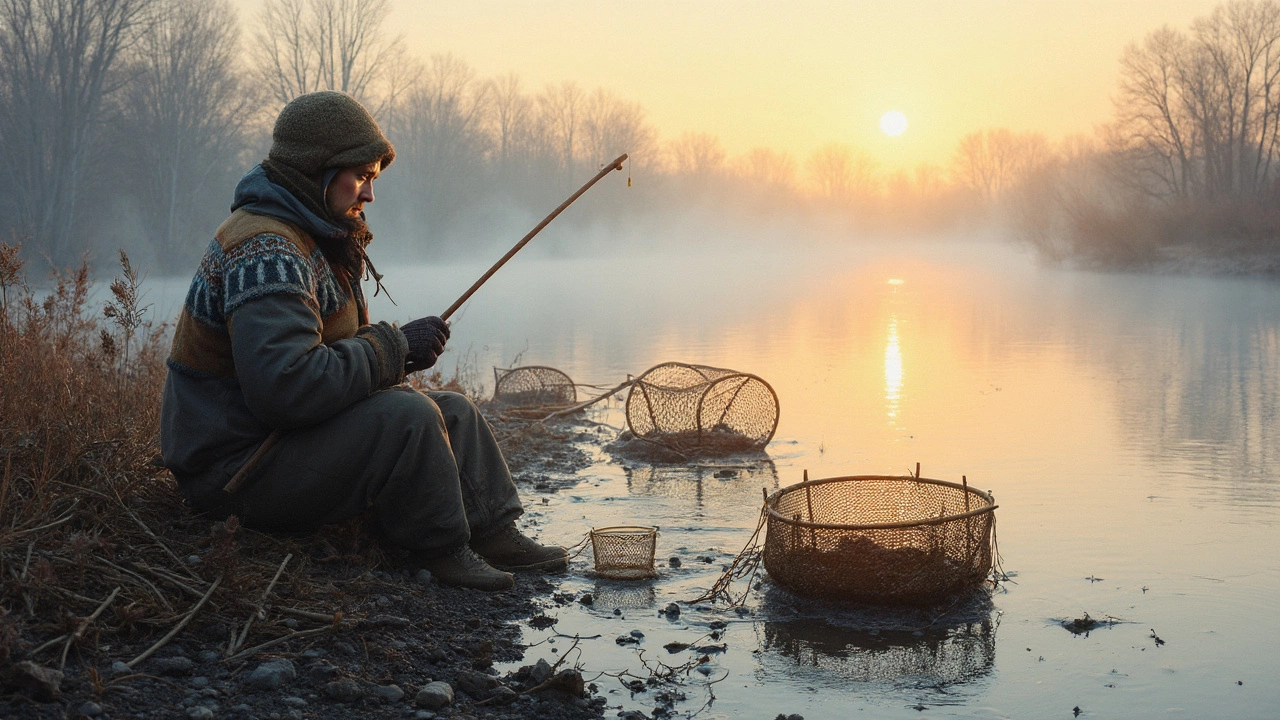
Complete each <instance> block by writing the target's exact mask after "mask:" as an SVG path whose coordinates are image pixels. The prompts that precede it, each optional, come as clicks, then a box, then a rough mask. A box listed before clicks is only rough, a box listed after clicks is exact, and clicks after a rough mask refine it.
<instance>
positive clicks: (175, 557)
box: [116, 497, 202, 580]
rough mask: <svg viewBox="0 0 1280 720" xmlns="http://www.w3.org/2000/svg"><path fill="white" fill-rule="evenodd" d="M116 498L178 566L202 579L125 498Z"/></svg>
mask: <svg viewBox="0 0 1280 720" xmlns="http://www.w3.org/2000/svg"><path fill="white" fill-rule="evenodd" d="M116 499H117V500H119V501H120V507H121V508H123V509H124V511H125V512H126V513H128V514H129V517H131V518H133V521H134V522H136V523H138V527H140V528H142V531H143V532H144V533H146V534H147V537H149V538H151V540H152V541H154V542H155V544H156V545H159V546H160V549H161V550H164V551H165V553H166V554H167V555H168V556H169V557H170V558H172V559H173V562H174V563H175V564H177V566H178V567H180V568H182V569H183V571H184V572H186V573H187V574H188V575H190V576H191V577H193V578H195V579H196V580H202V578H201V577H200V576H199V575H196V573H195V571H194V570H192V569H191V568H189V567H187V564H186V563H184V562H182V560H179V559H178V556H177V555H176V554H174V552H173V551H172V550H170V549H169V546H168V545H165V544H164V542H163V541H162V540H161V539H160V538H159V537H156V534H155V533H153V532H151V528H149V527H147V524H146V523H144V522H142V519H141V518H139V517H138V516H137V515H135V514H133V511H132V510H130V509H129V508H128V507H127V506H126V505H125V504H124V500H123V499H121V498H119V497H117V498H116Z"/></svg>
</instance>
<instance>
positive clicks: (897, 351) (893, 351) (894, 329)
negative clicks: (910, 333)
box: [884, 315, 902, 424]
mask: <svg viewBox="0 0 1280 720" xmlns="http://www.w3.org/2000/svg"><path fill="white" fill-rule="evenodd" d="M901 391H902V348H901V347H899V345H898V316H897V315H891V316H890V317H889V342H888V344H887V345H885V348H884V401H885V406H886V408H887V410H888V413H889V423H890V424H893V423H894V422H895V420H896V419H897V417H898V399H899V397H900V396H901Z"/></svg>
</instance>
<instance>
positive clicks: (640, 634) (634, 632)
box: [631, 630, 644, 640]
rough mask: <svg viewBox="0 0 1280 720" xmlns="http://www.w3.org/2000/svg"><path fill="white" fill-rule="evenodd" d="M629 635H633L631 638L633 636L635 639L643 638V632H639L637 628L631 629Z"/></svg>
mask: <svg viewBox="0 0 1280 720" xmlns="http://www.w3.org/2000/svg"><path fill="white" fill-rule="evenodd" d="M631 637H633V638H635V639H637V640H640V639H643V638H644V633H642V632H640V631H639V630H632V631H631Z"/></svg>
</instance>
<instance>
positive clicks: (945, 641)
mask: <svg viewBox="0 0 1280 720" xmlns="http://www.w3.org/2000/svg"><path fill="white" fill-rule="evenodd" d="M486 266H487V263H474V264H457V265H450V266H442V267H430V268H427V267H397V268H382V269H383V270H386V271H387V278H386V280H385V282H386V284H387V286H388V287H390V288H391V289H392V292H393V293H394V294H395V297H396V301H397V302H398V306H391V305H390V304H388V303H386V302H385V300H384V299H383V298H378V299H376V300H375V301H374V303H373V307H374V314H375V316H379V317H383V318H386V319H396V320H400V321H405V320H408V319H410V318H411V317H413V316H414V315H416V314H422V313H427V312H429V313H438V312H440V309H442V308H444V307H445V306H447V305H448V304H449V303H450V302H452V300H453V299H454V298H455V297H456V296H457V295H458V294H460V293H461V292H462V290H464V289H465V288H466V287H467V286H468V285H469V284H470V282H471V281H472V279H473V278H474V277H477V276H479V274H480V273H481V272H482V271H483V270H484V269H485V267H486ZM183 284H184V285H185V282H184V283H183ZM168 295H169V293H167V292H163V291H162V292H161V296H168ZM157 304H158V306H159V305H162V303H160V302H158V303H157ZM449 348H450V350H449V352H448V353H446V355H445V356H444V358H443V359H442V361H441V362H442V365H443V367H444V368H445V370H446V374H447V373H448V372H449V371H450V370H451V369H452V368H453V367H454V366H455V365H462V366H463V367H471V368H477V367H478V368H481V369H482V370H481V372H480V375H481V379H485V380H486V381H487V383H488V386H489V387H490V388H491V387H492V378H491V377H487V376H488V373H489V372H490V370H489V368H490V367H492V366H507V365H510V364H511V363H512V362H513V360H515V359H517V358H518V359H519V361H520V362H521V363H522V364H529V365H532V364H537V365H550V366H553V367H557V368H559V369H561V370H563V371H565V372H566V373H568V374H569V375H570V376H571V377H572V378H573V379H574V380H575V381H577V382H580V383H595V384H599V385H613V384H616V383H618V382H620V381H622V380H623V379H625V378H626V376H627V375H628V374H632V375H636V374H639V373H640V372H642V371H644V370H645V369H646V368H648V367H650V366H652V365H655V364H657V363H660V362H665V361H673V360H674V361H683V362H691V363H701V364H708V365H715V366H720V367H727V368H733V369H737V370H741V371H745V372H750V373H754V374H756V375H758V376H760V377H762V378H764V379H765V380H767V381H768V382H769V383H770V384H772V386H773V388H774V389H775V391H776V392H777V395H778V397H779V400H780V406H781V416H780V421H779V425H778V429H777V433H776V436H775V437H774V439H773V441H772V443H771V444H770V445H769V447H768V448H767V451H768V455H769V458H770V459H769V461H768V462H763V463H748V464H742V463H738V464H733V467H732V468H730V469H729V472H725V471H724V470H725V468H724V467H723V464H716V463H702V464H696V463H695V464H688V465H674V466H654V465H648V464H645V463H641V462H636V461H620V460H618V459H616V458H614V457H612V456H610V455H608V454H607V453H605V452H603V451H602V450H601V449H600V447H599V445H598V444H592V443H584V444H583V446H584V447H585V448H586V449H587V450H588V451H589V452H591V453H593V455H594V457H595V459H596V463H595V464H594V465H593V466H592V467H591V468H589V469H588V470H585V471H583V472H581V473H579V474H578V475H577V476H575V479H574V480H573V482H575V483H576V484H575V485H573V486H572V487H570V488H569V489H562V490H560V491H558V492H554V493H534V492H531V493H529V495H528V496H527V497H526V501H527V505H528V506H529V508H530V513H529V515H528V519H529V520H531V521H532V523H534V524H531V525H530V528H531V529H532V530H533V531H535V532H539V533H540V534H541V537H542V538H543V539H544V540H549V541H555V542H559V543H562V544H565V545H570V544H572V543H575V542H577V541H578V540H579V539H581V538H582V536H583V535H584V533H586V532H587V531H588V530H589V529H590V528H591V527H604V526H609V525H618V524H641V525H653V526H658V527H660V533H661V534H660V536H659V540H658V557H659V560H660V562H659V565H660V568H659V569H660V574H659V577H658V578H656V579H654V580H651V581H644V582H638V583H625V582H616V581H614V582H610V581H604V580H598V579H596V578H595V577H594V576H593V575H592V573H591V563H590V555H589V553H588V554H585V555H582V556H580V557H579V558H578V559H577V560H575V562H574V564H573V566H572V568H571V572H570V573H569V574H567V575H566V576H564V577H563V578H561V579H560V580H559V582H560V583H561V585H562V588H561V589H562V590H563V591H565V592H569V593H573V594H575V596H578V595H580V594H581V593H584V592H590V593H592V594H593V596H594V597H595V600H596V602H595V603H594V605H592V606H589V607H588V606H585V605H581V604H579V603H576V602H573V603H568V604H565V605H563V606H561V605H556V604H554V603H548V607H547V610H546V612H547V614H548V615H549V616H551V617H554V618H555V619H556V620H557V624H556V625H555V626H554V627H551V628H547V629H541V630H539V629H534V628H531V627H526V628H525V630H524V633H525V641H526V642H527V643H529V644H530V645H531V647H530V650H529V652H528V656H527V657H526V659H525V661H524V662H526V663H528V662H532V661H534V660H536V659H538V658H546V659H548V660H549V661H550V662H555V661H556V660H558V659H559V658H560V656H561V653H563V652H568V651H569V650H570V647H571V646H573V645H574V641H573V640H572V639H571V638H570V637H566V636H572V635H575V634H576V635H579V636H582V637H584V638H586V637H588V636H595V635H599V636H600V637H598V638H592V639H583V640H581V641H579V642H578V643H577V645H576V647H575V648H574V649H573V650H572V651H571V654H570V658H569V660H570V662H574V663H577V664H580V665H581V667H582V669H583V673H584V675H585V676H586V677H587V678H588V679H591V678H595V680H594V682H595V683H596V684H597V685H598V686H599V687H600V689H601V692H604V693H606V696H607V697H608V698H609V702H610V705H611V706H615V707H616V706H621V707H623V708H626V709H636V710H641V711H643V712H645V713H646V714H648V713H650V712H651V711H652V710H653V708H654V707H656V706H657V705H659V704H661V700H660V699H658V698H656V697H655V696H656V695H657V694H658V693H660V692H663V691H670V690H671V689H672V688H669V687H659V688H655V689H652V690H647V691H645V692H640V693H633V692H631V691H630V690H628V689H627V688H625V687H623V685H622V682H621V681H620V680H619V679H617V678H615V677H614V675H617V674H620V673H621V674H623V677H622V679H623V680H627V679H630V677H646V676H647V675H648V674H649V673H648V670H647V669H646V665H645V664H646V663H648V665H649V667H651V668H652V667H657V665H656V663H657V661H661V662H663V663H666V664H668V665H679V664H681V663H682V662H685V661H687V660H688V659H690V657H691V656H690V654H689V653H687V652H686V653H677V654H669V653H667V651H665V650H664V649H663V645H665V644H667V643H669V642H672V641H680V642H691V641H697V642H699V643H707V642H711V640H708V639H705V638H704V639H702V640H698V638H703V636H704V635H705V634H706V633H707V632H709V630H710V628H711V623H712V622H715V621H717V620H719V621H723V622H726V623H727V627H726V628H725V629H724V631H723V636H722V637H721V638H720V639H719V640H717V641H715V642H717V643H724V644H725V647H726V650H725V652H723V653H717V654H715V655H713V656H712V663H710V666H709V669H710V670H711V674H710V675H703V674H701V673H699V672H693V673H690V674H688V676H687V678H686V679H685V680H684V682H683V685H682V686H679V687H676V688H674V689H675V690H677V691H678V692H681V693H683V695H684V699H683V700H681V701H679V702H676V703H675V704H674V712H675V713H676V714H677V715H680V714H693V713H695V712H696V713H697V717H703V718H767V719H771V718H774V717H775V715H777V714H778V713H786V714H789V713H799V714H801V715H803V716H804V717H805V718H806V720H820V719H823V718H845V717H912V718H915V717H922V716H924V717H930V716H938V715H944V716H948V717H984V718H985V717H996V718H1003V717H1008V718H1025V717H1070V716H1071V714H1072V713H1073V711H1074V709H1075V708H1079V711H1080V715H1081V716H1083V717H1124V718H1146V717H1151V718H1165V717H1168V718H1203V717H1232V718H1273V717H1276V716H1277V713H1278V712H1280V711H1278V710H1277V708H1280V683H1277V682H1276V681H1277V675H1278V673H1277V670H1278V669H1280V663H1278V661H1277V659H1276V657H1277V655H1276V648H1278V647H1280V620H1278V619H1277V609H1278V606H1277V601H1276V599H1275V598H1276V597H1277V593H1278V591H1280V551H1278V550H1277V545H1278V541H1280V431H1278V430H1277V427H1278V426H1277V425H1276V422H1275V421H1276V419H1277V418H1276V416H1277V411H1278V410H1280V408H1278V405H1277V404H1278V402H1280V392H1278V390H1280V387H1278V385H1280V352H1278V351H1280V285H1278V284H1276V283H1273V282H1269V281H1264V280H1237V279H1204V278H1175V277H1146V276H1135V275H1114V274H1093V273H1086V272H1072V271H1062V270H1053V269H1046V268H1042V267H1039V266H1038V265H1037V264H1036V263H1035V262H1034V261H1033V260H1032V259H1030V258H1028V257H1027V256H1025V255H1024V254H1022V253H1020V252H1018V251H1017V250H1015V249H1013V248H1010V247H1009V246H1006V245H1001V244H991V243H971V242H956V243H934V244H920V245H911V244H907V245H902V244H896V245H895V244H882V245H857V246H849V247H844V248H840V249H834V248H831V247H823V248H797V249H788V250H771V251H762V250H758V249H752V248H745V247H742V248H724V247H722V248H720V249H719V250H717V251H711V250H699V249H696V248H693V249H689V250H685V251H680V250H676V249H668V250H665V251H663V252H662V253H660V254H648V255H637V256H633V257H626V256H621V257H597V258H586V259H555V258H547V257H536V256H530V257H523V256H522V257H518V258H517V259H516V260H515V261H513V262H512V263H511V264H510V265H509V266H508V267H507V268H504V269H503V271H502V272H501V273H499V274H498V275H496V276H495V277H494V279H493V280H491V281H490V283H489V284H488V285H486V286H485V287H484V288H483V289H482V290H481V291H480V293H478V294H477V295H476V296H475V298H474V299H473V300H472V301H471V303H470V304H469V305H468V306H467V307H465V308H464V309H463V311H462V312H460V313H459V314H458V315H456V316H455V317H454V329H453V338H452V340H451V342H450V344H449ZM585 394H586V393H585V392H584V395H585ZM590 417H591V419H593V420H595V421H597V422H601V423H606V424H607V425H612V426H615V427H618V426H622V425H624V424H625V418H624V417H623V415H622V413H621V411H620V410H619V409H618V404H617V403H613V404H611V405H609V406H607V407H605V408H604V409H601V410H598V411H596V412H594V413H593V414H592V415H591V416H590ZM595 432H596V434H597V435H598V436H599V437H601V438H603V439H609V438H611V437H612V436H613V434H614V433H613V431H612V430H609V429H608V428H606V427H603V426H596V430H595ZM917 462H919V463H921V465H922V469H923V475H924V476H925V477H932V478H938V479H943V480H954V481H959V480H960V478H961V476H962V475H964V476H966V477H967V478H968V482H969V483H971V484H972V485H974V486H976V487H979V488H982V489H988V490H990V491H992V492H993V493H994V495H995V498H996V501H997V502H998V503H999V506H1000V507H999V509H998V510H997V511H996V516H997V518H998V539H999V548H1000V551H1001V554H1002V556H1003V567H1004V570H1005V571H1006V572H1007V573H1008V574H1009V576H1010V581H1009V582H1006V583H1003V584H1001V585H1000V587H999V588H998V589H997V590H996V591H995V592H994V593H993V594H992V595H991V600H990V604H989V605H983V604H981V603H978V604H976V605H975V606H973V607H966V608H964V609H963V610H960V611H954V612H952V613H951V614H949V615H947V616H945V617H942V618H941V619H939V620H938V621H937V622H935V623H934V624H933V625H929V626H928V627H923V629H922V626H923V625H927V624H928V622H929V620H931V619H932V618H930V619H928V620H926V621H925V622H924V623H921V622H919V618H913V617H911V616H910V615H909V614H903V613H897V614H895V613H893V612H890V611H873V610H868V609H866V608H859V607H854V606H840V605H822V604H817V603H810V602H804V601H799V600H796V599H794V598H792V597H790V596H789V594H788V593H786V592H785V591H782V590H779V589H777V588H775V587H773V586H772V585H771V584H770V583H768V582H767V581H766V582H764V583H763V584H762V585H761V587H760V588H759V589H758V590H754V591H752V592H750V593H749V596H748V598H747V603H746V606H745V610H744V611H743V614H739V613H737V612H731V611H728V610H726V609H724V608H723V607H713V608H710V609H706V608H691V607H688V606H687V605H686V606H682V607H683V612H682V614H681V615H680V616H679V618H671V617H664V616H661V615H660V614H659V612H658V611H659V610H660V609H662V608H663V607H664V606H666V605H667V604H668V603H670V602H673V601H676V602H678V601H683V600H689V599H691V598H692V597H694V596H696V595H698V594H699V593H700V592H701V591H702V590H703V589H705V588H706V587H708V586H709V585H710V584H711V583H712V582H713V581H714V579H715V578H716V577H717V576H718V575H719V573H720V569H721V567H722V565H723V564H724V563H726V562H729V560H730V559H731V558H732V557H733V556H734V555H735V554H736V553H737V552H738V550H739V549H740V548H741V547H742V545H743V544H744V543H745V542H746V540H747V539H748V537H749V536H750V534H751V531H752V530H753V529H754V528H755V524H756V519H757V515H758V512H759V506H760V498H761V488H762V487H763V488H766V489H769V490H773V489H775V488H777V487H780V486H785V485H790V484H792V483H795V482H798V481H800V479H801V477H802V474H803V473H804V472H805V471H808V473H809V475H810V477H814V478H818V477H830V476H840V475H859V474H892V475H901V474H906V473H907V472H908V471H909V470H911V469H914V467H915V463H917ZM731 464H732V463H731ZM672 556H674V557H678V558H681V559H682V564H681V567H679V568H672V567H669V566H668V564H667V562H666V558H669V557H672ZM705 559H710V560H711V562H710V563H707V562H705ZM615 609H616V610H617V612H616V613H615V612H614V611H615ZM1084 613H1088V614H1089V615H1090V616H1091V617H1093V618H1099V619H1102V618H1111V619H1114V622H1113V623H1108V624H1106V625H1104V626H1103V627H1100V628H1099V629H1096V630H1094V631H1092V632H1090V633H1088V634H1079V635H1077V634H1072V633H1071V632H1068V631H1067V630H1066V629H1064V628H1063V627H1062V625H1061V623H1062V621H1064V620H1068V619H1072V618H1079V617H1082V616H1083V614H1084ZM632 630H638V631H640V632H641V633H643V635H644V638H643V640H642V641H641V642H640V643H639V644H638V645H637V644H629V645H626V646H622V645H619V644H618V643H617V642H615V638H617V637H618V636H619V635H626V634H628V633H629V632H630V631H632ZM1157 638H1159V641H1157ZM511 667H512V668H513V667H515V666H514V665H513V666H511ZM504 669H511V668H504ZM601 672H604V673H609V674H605V675H599V676H598V677H597V674H598V673H601ZM625 673H630V677H628V676H627V675H626V674H625ZM681 677H684V676H683V675H682V676H681ZM711 681H715V682H714V684H709V683H711ZM615 712H617V711H616V710H613V709H611V710H607V711H606V714H607V716H612V715H613V714H614V713H615Z"/></svg>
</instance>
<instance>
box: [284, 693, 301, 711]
mask: <svg viewBox="0 0 1280 720" xmlns="http://www.w3.org/2000/svg"><path fill="white" fill-rule="evenodd" d="M280 704H281V705H287V706H288V707H291V708H297V709H299V710H301V709H302V708H304V707H306V706H307V701H306V700H303V699H302V698H300V697H296V696H293V695H290V696H289V697H282V698H280Z"/></svg>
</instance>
